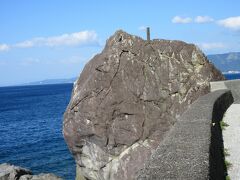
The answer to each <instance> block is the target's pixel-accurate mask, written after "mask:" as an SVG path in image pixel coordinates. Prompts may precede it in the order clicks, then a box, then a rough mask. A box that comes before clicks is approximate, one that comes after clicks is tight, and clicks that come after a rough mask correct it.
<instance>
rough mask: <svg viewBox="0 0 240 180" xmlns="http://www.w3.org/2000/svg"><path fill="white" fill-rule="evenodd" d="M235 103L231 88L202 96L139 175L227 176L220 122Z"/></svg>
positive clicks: (177, 177)
mask: <svg viewBox="0 0 240 180" xmlns="http://www.w3.org/2000/svg"><path fill="white" fill-rule="evenodd" d="M232 103H233V97H232V94H231V92H230V91H229V90H217V91H214V92H212V93H209V94H207V95H205V96H202V97H200V98H199V99H198V100H197V101H195V102H194V103H193V104H192V105H191V106H190V108H189V109H188V110H187V111H186V112H185V113H184V114H183V115H182V116H181V117H180V119H179V120H178V121H177V123H176V124H175V125H174V126H173V128H172V129H171V130H170V131H169V132H168V133H167V134H166V137H165V139H164V141H163V142H162V143H161V144H160V145H159V146H158V148H157V150H156V151H155V152H154V153H153V155H152V157H151V159H150V160H149V161H148V162H147V163H146V165H145V167H144V169H142V170H141V171H139V173H138V175H137V179H139V180H142V179H184V180H188V179H189V180H190V179H191V180H193V179H197V180H200V179H218V180H221V179H225V175H226V174H225V172H226V167H225V164H224V158H223V140H222V130H221V128H220V123H219V122H220V121H221V120H222V117H223V114H224V112H225V111H226V109H227V108H228V107H229V106H230V105H231V104H232Z"/></svg>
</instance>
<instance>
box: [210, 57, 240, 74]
mask: <svg viewBox="0 0 240 180" xmlns="http://www.w3.org/2000/svg"><path fill="white" fill-rule="evenodd" d="M207 57H208V59H209V60H210V61H211V62H212V63H213V64H214V65H215V66H216V67H217V68H218V69H219V70H220V71H222V72H233V73H234V72H239V71H240V52H230V53H225V54H212V55H208V56H207Z"/></svg>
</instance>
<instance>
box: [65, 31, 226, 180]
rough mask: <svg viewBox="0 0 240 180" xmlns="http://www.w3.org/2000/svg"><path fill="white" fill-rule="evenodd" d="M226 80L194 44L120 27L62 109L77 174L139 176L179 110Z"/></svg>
mask: <svg viewBox="0 0 240 180" xmlns="http://www.w3.org/2000/svg"><path fill="white" fill-rule="evenodd" d="M222 79H224V78H223V76H222V74H221V73H220V72H219V71H218V70H216V69H215V67H214V66H213V65H212V64H210V63H209V61H208V60H207V58H206V57H205V56H204V54H203V53H202V52H201V51H200V50H199V49H198V48H197V47H196V46H195V45H193V44H187V43H184V42H182V41H169V40H153V41H150V42H149V41H144V40H143V39H141V38H139V37H136V36H132V35H129V34H127V33H125V32H123V31H117V32H116V33H115V34H114V35H113V36H112V37H110V39H109V40H108V41H107V44H106V46H105V48H104V50H103V51H102V53H101V54H98V55H96V56H95V57H94V58H93V59H92V60H91V61H90V62H89V63H88V64H87V65H86V66H85V68H84V70H83V72H82V73H81V76H80V77H79V79H78V80H77V81H76V82H75V84H74V89H73V92H72V98H71V101H70V103H69V105H68V108H67V110H66V112H65V115H64V124H63V134H64V137H65V140H66V142H67V144H68V146H69V149H70V150H71V152H72V153H73V155H74V157H75V159H76V163H77V175H78V177H79V179H80V178H84V177H85V178H87V179H105V180H106V179H134V178H135V175H136V172H137V171H138V170H139V169H141V168H142V167H143V165H144V162H145V161H146V160H147V159H148V158H149V157H150V156H151V154H152V153H153V151H154V150H155V149H156V147H157V145H158V144H159V143H160V142H161V141H162V140H163V138H164V134H165V133H166V132H167V131H168V130H169V129H170V127H171V126H172V125H173V124H174V123H175V121H176V117H178V116H180V115H181V113H182V112H183V111H184V110H185V109H186V108H187V107H188V105H189V104H191V103H192V102H193V101H194V100H196V99H197V98H198V97H199V96H201V95H203V94H206V93H207V92H209V81H211V80H222Z"/></svg>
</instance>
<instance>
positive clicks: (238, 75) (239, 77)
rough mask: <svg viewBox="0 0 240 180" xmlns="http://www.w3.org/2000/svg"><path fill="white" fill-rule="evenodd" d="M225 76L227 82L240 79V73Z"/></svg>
mask: <svg viewBox="0 0 240 180" xmlns="http://www.w3.org/2000/svg"><path fill="white" fill-rule="evenodd" d="M224 76H225V78H226V79H227V80H232V79H240V73H234V74H224Z"/></svg>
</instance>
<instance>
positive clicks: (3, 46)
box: [0, 44, 10, 51]
mask: <svg viewBox="0 0 240 180" xmlns="http://www.w3.org/2000/svg"><path fill="white" fill-rule="evenodd" d="M9 49H10V47H9V46H8V45H7V44H0V51H8V50H9Z"/></svg>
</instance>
